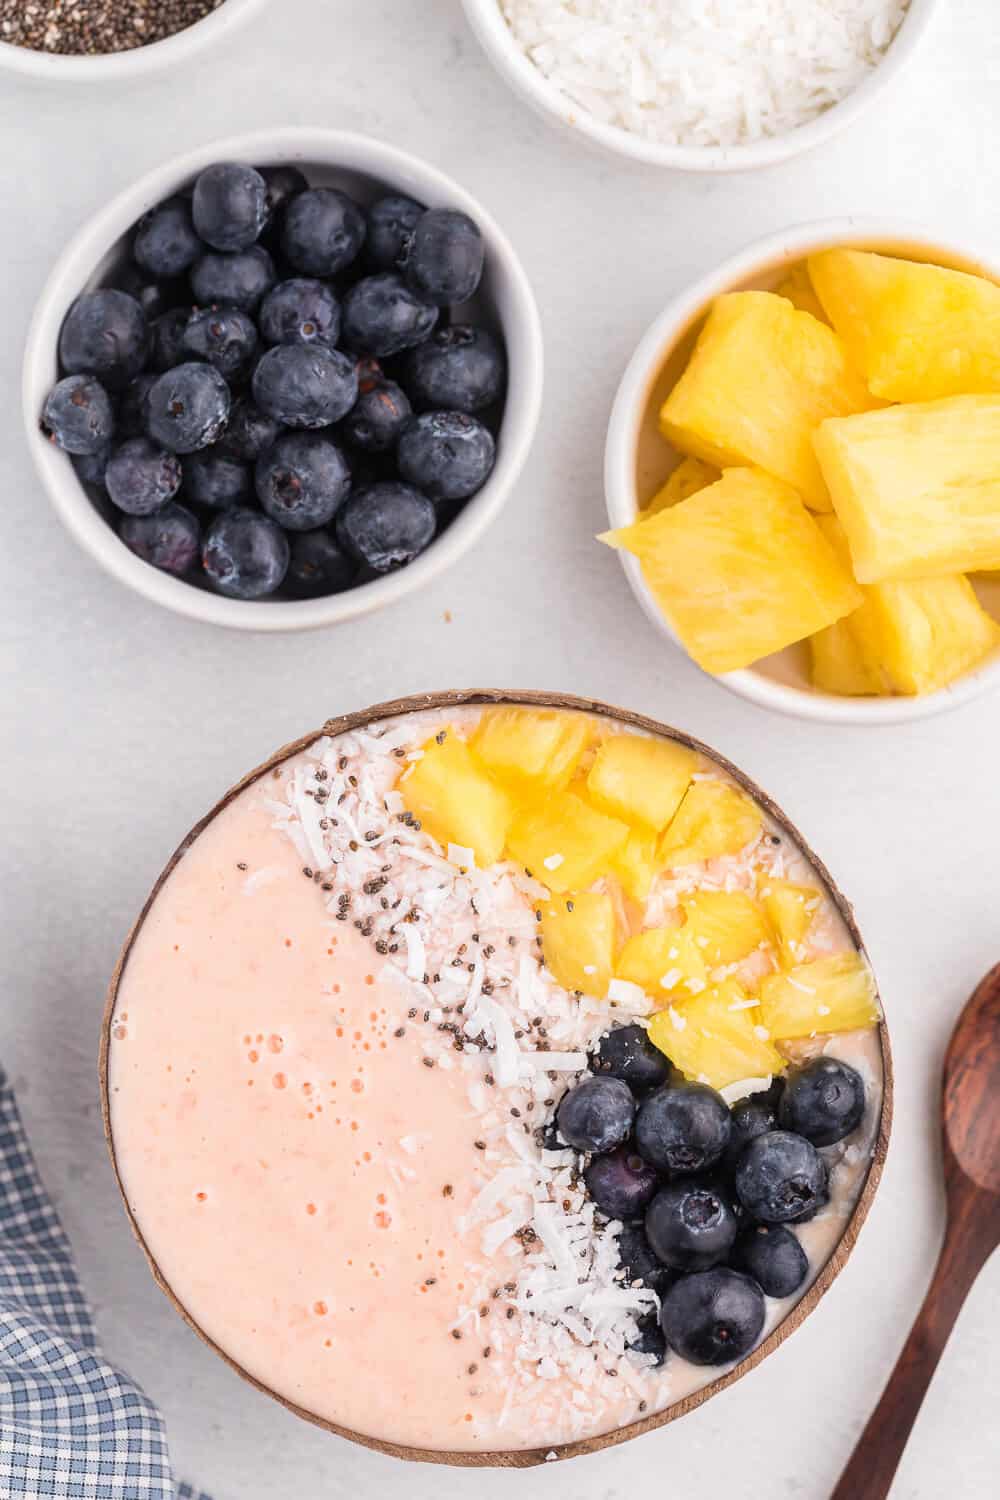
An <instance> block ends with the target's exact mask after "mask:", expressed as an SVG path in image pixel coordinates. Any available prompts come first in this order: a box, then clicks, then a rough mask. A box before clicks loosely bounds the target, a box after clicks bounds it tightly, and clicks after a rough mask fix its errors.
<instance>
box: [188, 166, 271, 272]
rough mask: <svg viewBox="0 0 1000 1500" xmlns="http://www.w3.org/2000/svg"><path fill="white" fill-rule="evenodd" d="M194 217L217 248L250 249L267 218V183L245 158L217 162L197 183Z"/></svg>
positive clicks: (195, 186)
mask: <svg viewBox="0 0 1000 1500" xmlns="http://www.w3.org/2000/svg"><path fill="white" fill-rule="evenodd" d="M191 217H192V218H193V220H194V227H195V229H196V230H197V232H198V234H199V235H200V236H201V238H202V239H203V240H204V241H205V243H206V244H207V245H211V246H212V248H213V249H214V250H225V251H233V250H249V248H250V246H251V245H252V244H253V243H254V241H255V240H256V239H257V237H258V236H259V234H260V232H261V230H262V229H263V228H264V225H265V223H266V222H267V183H266V182H265V181H264V179H263V177H262V176H261V175H260V173H259V172H257V171H255V170H254V168H253V167H246V166H244V165H243V164H242V162H229V161H220V162H216V163H215V165H214V166H211V167H206V168H205V170H204V172H202V173H201V175H200V176H199V178H198V180H197V182H196V183H195V185H194V197H193V198H192V200H191Z"/></svg>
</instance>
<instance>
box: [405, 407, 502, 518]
mask: <svg viewBox="0 0 1000 1500" xmlns="http://www.w3.org/2000/svg"><path fill="white" fill-rule="evenodd" d="M397 452H398V459H399V472H400V475H401V476H402V478H403V479H406V480H408V481H409V483H410V484H415V485H416V486H417V487H418V488H419V489H422V490H423V491H424V493H425V494H427V495H430V497H431V499H432V500H467V499H468V498H469V496H470V495H474V494H475V493H476V491H477V490H478V489H481V488H482V486H483V485H484V484H485V483H486V481H487V479H488V478H489V476H490V474H491V472H492V469H493V465H494V463H495V461H496V444H495V442H494V441H493V434H492V433H491V432H490V431H489V430H488V428H486V427H484V426H483V424H482V422H480V421H479V419H478V418H477V417H467V416H466V415H465V413H464V412H460V411H428V412H424V414H423V415H422V416H419V417H415V418H414V419H413V421H412V422H410V424H409V425H408V427H407V428H406V431H405V432H404V433H403V435H402V437H401V438H400V440H399V448H398V450H397Z"/></svg>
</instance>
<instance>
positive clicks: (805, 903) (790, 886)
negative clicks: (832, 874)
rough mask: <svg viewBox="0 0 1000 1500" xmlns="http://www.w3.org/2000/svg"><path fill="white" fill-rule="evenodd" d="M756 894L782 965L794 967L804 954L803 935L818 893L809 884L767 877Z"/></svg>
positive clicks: (807, 928) (811, 920)
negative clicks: (797, 883)
mask: <svg viewBox="0 0 1000 1500" xmlns="http://www.w3.org/2000/svg"><path fill="white" fill-rule="evenodd" d="M759 894H760V902H761V905H762V906H763V908H764V914H765V916H766V917H767V920H768V921H769V922H770V924H771V930H772V931H773V933H774V937H775V941H776V943H777V946H778V956H779V958H780V959H781V967H782V968H783V969H791V968H794V967H795V965H796V964H800V963H802V962H803V960H804V959H805V958H806V956H807V949H806V938H807V937H808V935H809V929H810V927H811V926H812V924H813V918H814V917H815V915H816V913H817V911H818V910H819V907H820V902H821V897H820V893H819V891H817V890H814V889H813V887H812V886H810V885H796V884H795V882H794V881H791V880H778V879H772V878H770V877H768V878H767V879H766V880H765V881H764V882H763V883H762V885H761V888H760V892H759Z"/></svg>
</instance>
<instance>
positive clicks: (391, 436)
mask: <svg viewBox="0 0 1000 1500" xmlns="http://www.w3.org/2000/svg"><path fill="white" fill-rule="evenodd" d="M412 415H413V411H412V408H411V406H410V403H409V401H408V400H407V399H406V393H405V392H404V391H402V390H401V389H400V387H399V386H398V385H396V383H395V381H393V380H362V381H361V383H360V390H359V394H358V399H357V401H355V403H354V405H353V406H352V407H351V409H350V411H349V412H348V413H347V416H346V417H345V418H344V423H343V429H342V430H343V433H344V437H345V438H346V439H347V441H348V442H349V443H353V445H354V447H355V448H360V449H361V450H362V451H363V452H365V453H389V452H390V451H391V450H392V449H393V448H395V446H396V444H397V443H398V442H399V435H400V433H401V432H402V430H403V428H404V427H405V425H406V423H407V422H408V421H409V420H410V417H411V416H412Z"/></svg>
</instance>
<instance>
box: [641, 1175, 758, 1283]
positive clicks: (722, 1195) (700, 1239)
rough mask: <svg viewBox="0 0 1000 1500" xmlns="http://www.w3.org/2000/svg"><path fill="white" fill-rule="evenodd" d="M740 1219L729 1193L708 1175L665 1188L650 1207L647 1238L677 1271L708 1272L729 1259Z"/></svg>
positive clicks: (687, 1178) (657, 1253) (666, 1264)
mask: <svg viewBox="0 0 1000 1500" xmlns="http://www.w3.org/2000/svg"><path fill="white" fill-rule="evenodd" d="M738 1228H739V1220H738V1217H737V1213H736V1206H735V1204H734V1203H733V1201H732V1199H731V1198H730V1197H729V1195H728V1193H726V1192H724V1191H723V1190H722V1189H721V1188H720V1187H719V1186H718V1185H717V1184H716V1183H713V1182H710V1181H708V1180H707V1179H705V1178H700V1179H699V1178H693V1177H682V1178H679V1179H678V1181H676V1182H668V1183H667V1185H666V1187H662V1188H661V1189H660V1191H659V1192H658V1193H657V1194H656V1197H655V1198H654V1199H653V1201H652V1202H651V1203H650V1205H649V1207H648V1208H647V1210H646V1238H647V1239H648V1241H649V1243H650V1245H651V1247H652V1249H653V1252H654V1254H655V1255H657V1256H659V1258H660V1260H662V1262H663V1264H664V1265H665V1266H670V1268H671V1269H672V1270H674V1271H707V1270H708V1268H709V1266H716V1265H718V1264H719V1262H720V1261H723V1260H725V1258H726V1256H727V1255H728V1254H729V1251H730V1249H731V1248H732V1245H733V1241H734V1240H735V1239H736V1233H737V1229H738Z"/></svg>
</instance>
